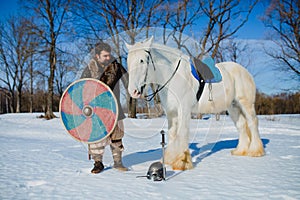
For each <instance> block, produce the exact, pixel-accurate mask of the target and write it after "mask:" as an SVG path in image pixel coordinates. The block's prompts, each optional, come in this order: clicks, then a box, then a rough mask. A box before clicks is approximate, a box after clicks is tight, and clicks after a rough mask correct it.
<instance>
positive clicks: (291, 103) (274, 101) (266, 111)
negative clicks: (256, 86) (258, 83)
mask: <svg viewBox="0 0 300 200" xmlns="http://www.w3.org/2000/svg"><path fill="white" fill-rule="evenodd" d="M255 109H256V113H257V114H258V115H273V114H299V113H300V92H297V93H280V94H277V95H272V96H270V95H266V94H264V93H261V92H257V94H256V103H255Z"/></svg>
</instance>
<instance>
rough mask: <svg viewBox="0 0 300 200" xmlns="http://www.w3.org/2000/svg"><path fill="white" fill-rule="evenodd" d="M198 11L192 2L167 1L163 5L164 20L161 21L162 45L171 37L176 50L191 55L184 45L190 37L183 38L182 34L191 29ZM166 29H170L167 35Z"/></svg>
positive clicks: (189, 0)
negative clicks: (162, 30) (162, 31)
mask: <svg viewBox="0 0 300 200" xmlns="http://www.w3.org/2000/svg"><path fill="white" fill-rule="evenodd" d="M199 11H200V6H199V4H198V3H196V2H195V1H194V0H183V1H178V2H174V1H168V3H166V4H164V12H165V14H164V16H165V20H164V21H162V23H163V25H164V34H163V37H164V38H163V40H164V43H166V42H167V40H168V38H170V37H171V38H172V40H173V41H175V43H176V44H177V48H178V49H184V50H186V51H187V53H188V54H189V55H192V53H191V52H190V47H189V46H186V45H185V42H186V40H187V39H188V38H189V37H190V36H189V37H184V35H185V34H184V33H185V32H187V31H188V30H187V29H189V30H191V29H192V26H193V25H194V23H195V21H196V20H197V17H198V16H199ZM167 28H170V29H171V32H169V33H168V32H167Z"/></svg>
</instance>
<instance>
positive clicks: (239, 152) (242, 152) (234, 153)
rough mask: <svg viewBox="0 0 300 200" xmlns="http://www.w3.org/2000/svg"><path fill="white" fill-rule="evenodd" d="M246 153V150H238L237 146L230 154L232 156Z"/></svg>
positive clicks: (245, 154)
mask: <svg viewBox="0 0 300 200" xmlns="http://www.w3.org/2000/svg"><path fill="white" fill-rule="evenodd" d="M247 154H248V153H247V151H246V150H240V149H238V148H236V149H234V150H232V151H231V155H233V156H247Z"/></svg>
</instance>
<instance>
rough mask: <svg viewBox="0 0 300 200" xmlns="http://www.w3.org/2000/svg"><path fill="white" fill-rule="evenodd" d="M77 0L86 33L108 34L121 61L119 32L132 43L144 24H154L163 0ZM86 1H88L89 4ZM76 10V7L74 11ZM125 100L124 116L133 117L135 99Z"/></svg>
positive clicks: (99, 36) (101, 37)
mask: <svg viewBox="0 0 300 200" xmlns="http://www.w3.org/2000/svg"><path fill="white" fill-rule="evenodd" d="M78 2H79V3H78V4H77V5H78V6H77V8H81V9H82V10H81V12H83V15H80V16H81V17H82V19H83V20H84V21H85V22H86V25H85V27H89V30H90V32H89V33H92V34H94V38H96V40H103V39H105V38H110V41H111V46H112V47H113V50H114V51H115V54H116V57H117V59H118V60H119V62H120V63H122V46H121V44H120V42H121V41H120V40H121V38H120V36H121V34H122V37H125V36H127V38H129V41H127V42H129V43H131V44H133V43H135V41H136V37H137V35H138V34H139V33H141V32H142V31H145V30H146V32H145V36H146V37H147V36H148V32H147V28H148V27H150V26H155V24H156V23H157V22H158V20H159V17H157V16H156V14H157V13H156V11H157V8H158V7H159V6H160V5H161V3H162V2H163V1H162V0H151V1H149V0H148V1H147V0H140V1H137V0H125V1H124V0H112V1H105V0H92V1H90V2H84V3H83V2H80V1H78ZM87 4H88V5H87ZM90 4H92V5H91V6H89V5H90ZM78 12H79V11H78V9H77V12H76V13H78ZM79 13H80V12H79ZM77 15H78V14H77ZM78 16H79V15H78ZM95 19H97V20H95ZM90 35H91V34H89V36H90ZM127 96H128V97H129V95H127ZM128 102H129V113H128V116H129V117H132V118H135V117H136V100H135V99H132V98H130V97H129V99H128Z"/></svg>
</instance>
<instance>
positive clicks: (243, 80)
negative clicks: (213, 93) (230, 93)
mask: <svg viewBox="0 0 300 200" xmlns="http://www.w3.org/2000/svg"><path fill="white" fill-rule="evenodd" d="M217 67H218V68H219V69H220V70H221V73H222V72H223V73H224V71H226V72H227V74H228V76H230V79H232V80H233V82H234V89H235V96H236V97H235V98H247V99H248V100H251V101H254V100H255V93H256V86H255V82H254V79H253V77H252V75H251V74H250V73H249V72H248V70H247V69H246V68H245V67H243V66H242V65H240V64H238V63H235V62H222V63H218V64H217ZM225 81H226V80H225Z"/></svg>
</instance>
